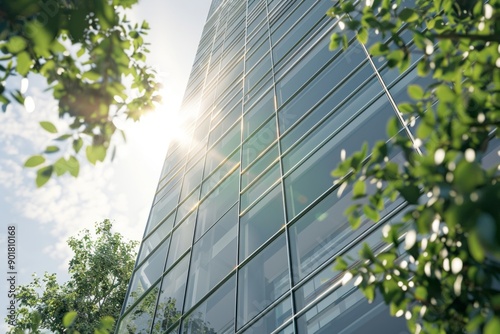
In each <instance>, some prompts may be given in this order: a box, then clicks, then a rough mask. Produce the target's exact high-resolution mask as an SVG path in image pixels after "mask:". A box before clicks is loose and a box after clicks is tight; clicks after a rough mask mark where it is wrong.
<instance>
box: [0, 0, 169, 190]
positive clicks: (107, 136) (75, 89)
mask: <svg viewBox="0 0 500 334" xmlns="http://www.w3.org/2000/svg"><path fill="white" fill-rule="evenodd" d="M136 3H137V0H105V1H97V0H94V1H88V0H75V1H67V0H5V1H1V2H0V105H1V106H2V110H3V111H4V112H5V110H6V108H7V105H8V104H9V103H12V102H13V101H17V102H19V103H21V104H24V106H25V107H26V108H27V109H28V110H29V111H33V110H34V108H35V106H34V101H33V99H32V98H31V97H29V96H27V97H26V96H24V91H25V89H26V87H27V86H26V83H27V79H26V77H27V76H28V74H30V73H33V74H38V75H41V76H43V77H45V79H46V81H47V89H48V90H50V91H51V92H52V95H53V97H54V98H55V99H56V100H57V101H58V103H59V118H61V119H62V120H64V121H65V122H66V123H67V124H68V126H67V128H66V129H57V128H56V126H55V125H54V124H53V123H51V122H41V123H40V125H41V126H42V128H43V129H45V130H46V131H48V132H49V133H53V134H58V135H59V136H57V138H55V139H54V143H53V145H50V146H48V147H47V148H46V149H45V151H44V152H43V153H41V154H40V155H35V156H32V157H30V158H29V159H28V160H27V161H26V163H25V166H26V167H37V168H38V170H37V178H36V184H37V186H39V187H40V186H42V185H43V184H45V183H46V182H47V181H48V180H49V179H50V177H51V176H52V175H57V176H60V175H63V174H65V173H69V174H71V175H73V176H75V177H76V176H78V173H79V166H80V164H79V158H80V156H81V155H82V154H81V152H85V156H86V158H87V159H88V161H89V162H90V163H92V164H95V163H96V162H97V161H103V160H104V159H105V157H106V155H107V153H108V149H109V148H110V147H111V145H112V138H113V137H114V135H115V133H116V132H117V128H116V126H115V123H114V120H116V119H125V118H126V119H133V120H134V121H137V120H139V118H140V117H141V116H142V115H143V114H144V113H145V112H147V111H149V110H151V109H153V107H154V102H158V101H160V97H159V95H158V89H159V88H160V86H159V83H158V82H157V80H156V77H155V72H154V71H153V70H152V69H151V68H149V67H148V66H147V65H146V54H147V53H148V52H149V51H148V49H147V44H146V43H144V40H143V37H144V35H146V34H147V31H148V29H149V26H148V23H147V22H143V23H142V24H141V25H138V24H132V23H131V22H129V21H128V19H127V17H126V15H125V14H124V13H125V11H126V10H127V9H129V8H131V7H132V5H134V4H136ZM16 75H19V76H21V77H24V78H25V79H23V80H24V82H25V84H24V85H21V88H20V89H14V88H12V87H6V83H7V84H8V83H9V81H7V80H8V79H9V78H11V77H12V76H16ZM23 86H24V88H23ZM118 132H121V134H122V135H123V138H124V139H125V136H124V133H123V131H121V130H119V131H118ZM115 148H116V147H114V148H113V152H112V157H113V156H114V152H115V151H114V150H115Z"/></svg>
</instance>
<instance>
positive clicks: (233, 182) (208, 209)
mask: <svg viewBox="0 0 500 334" xmlns="http://www.w3.org/2000/svg"><path fill="white" fill-rule="evenodd" d="M238 176H239V175H238V171H235V172H233V174H231V175H230V176H229V177H228V178H227V179H225V180H224V181H222V182H221V183H220V185H219V186H217V188H215V190H214V191H212V192H211V193H210V195H208V196H207V198H206V199H205V200H204V201H203V202H202V203H201V204H200V206H199V209H198V220H197V223H196V226H197V227H196V238H198V237H200V236H201V235H203V234H204V233H205V232H206V231H207V230H208V229H209V228H210V227H211V226H212V225H213V224H214V223H215V222H216V221H217V220H219V218H220V217H222V216H223V215H224V214H225V213H226V211H227V208H229V207H231V206H232V205H233V204H234V203H236V202H237V201H238Z"/></svg>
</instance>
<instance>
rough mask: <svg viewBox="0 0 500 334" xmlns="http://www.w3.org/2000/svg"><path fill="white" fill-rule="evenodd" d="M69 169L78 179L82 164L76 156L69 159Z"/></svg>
mask: <svg viewBox="0 0 500 334" xmlns="http://www.w3.org/2000/svg"><path fill="white" fill-rule="evenodd" d="M67 168H68V171H69V173H70V174H71V175H72V176H74V177H78V174H79V173H80V163H79V162H78V160H77V159H76V158H75V157H74V156H70V157H69V159H68V161H67Z"/></svg>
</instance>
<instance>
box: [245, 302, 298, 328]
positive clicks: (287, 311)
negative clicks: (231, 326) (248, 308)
mask: <svg viewBox="0 0 500 334" xmlns="http://www.w3.org/2000/svg"><path fill="white" fill-rule="evenodd" d="M291 316H292V302H291V298H290V297H287V298H286V299H285V300H284V301H282V302H281V303H279V304H278V305H276V306H275V307H274V308H272V309H271V310H270V311H267V313H266V314H264V316H263V317H262V318H260V319H259V320H257V321H256V322H255V323H254V324H253V325H251V326H250V327H249V328H248V329H246V330H245V331H244V332H243V333H244V334H262V333H271V332H272V331H274V330H275V329H276V328H278V327H279V326H281V324H283V323H285V321H287V320H288V319H289V318H290V317H291Z"/></svg>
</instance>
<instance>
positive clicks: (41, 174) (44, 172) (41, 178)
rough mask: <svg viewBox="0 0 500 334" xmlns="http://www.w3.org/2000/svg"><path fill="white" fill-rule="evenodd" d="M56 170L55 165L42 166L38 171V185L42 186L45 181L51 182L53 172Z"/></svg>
mask: <svg viewBox="0 0 500 334" xmlns="http://www.w3.org/2000/svg"><path fill="white" fill-rule="evenodd" d="M53 171H54V166H52V165H51V166H47V167H42V168H40V169H39V170H38V171H37V172H36V180H35V183H36V186H37V187H38V188H40V187H41V186H43V185H44V184H45V183H47V182H49V180H50V177H51V176H52V172H53Z"/></svg>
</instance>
